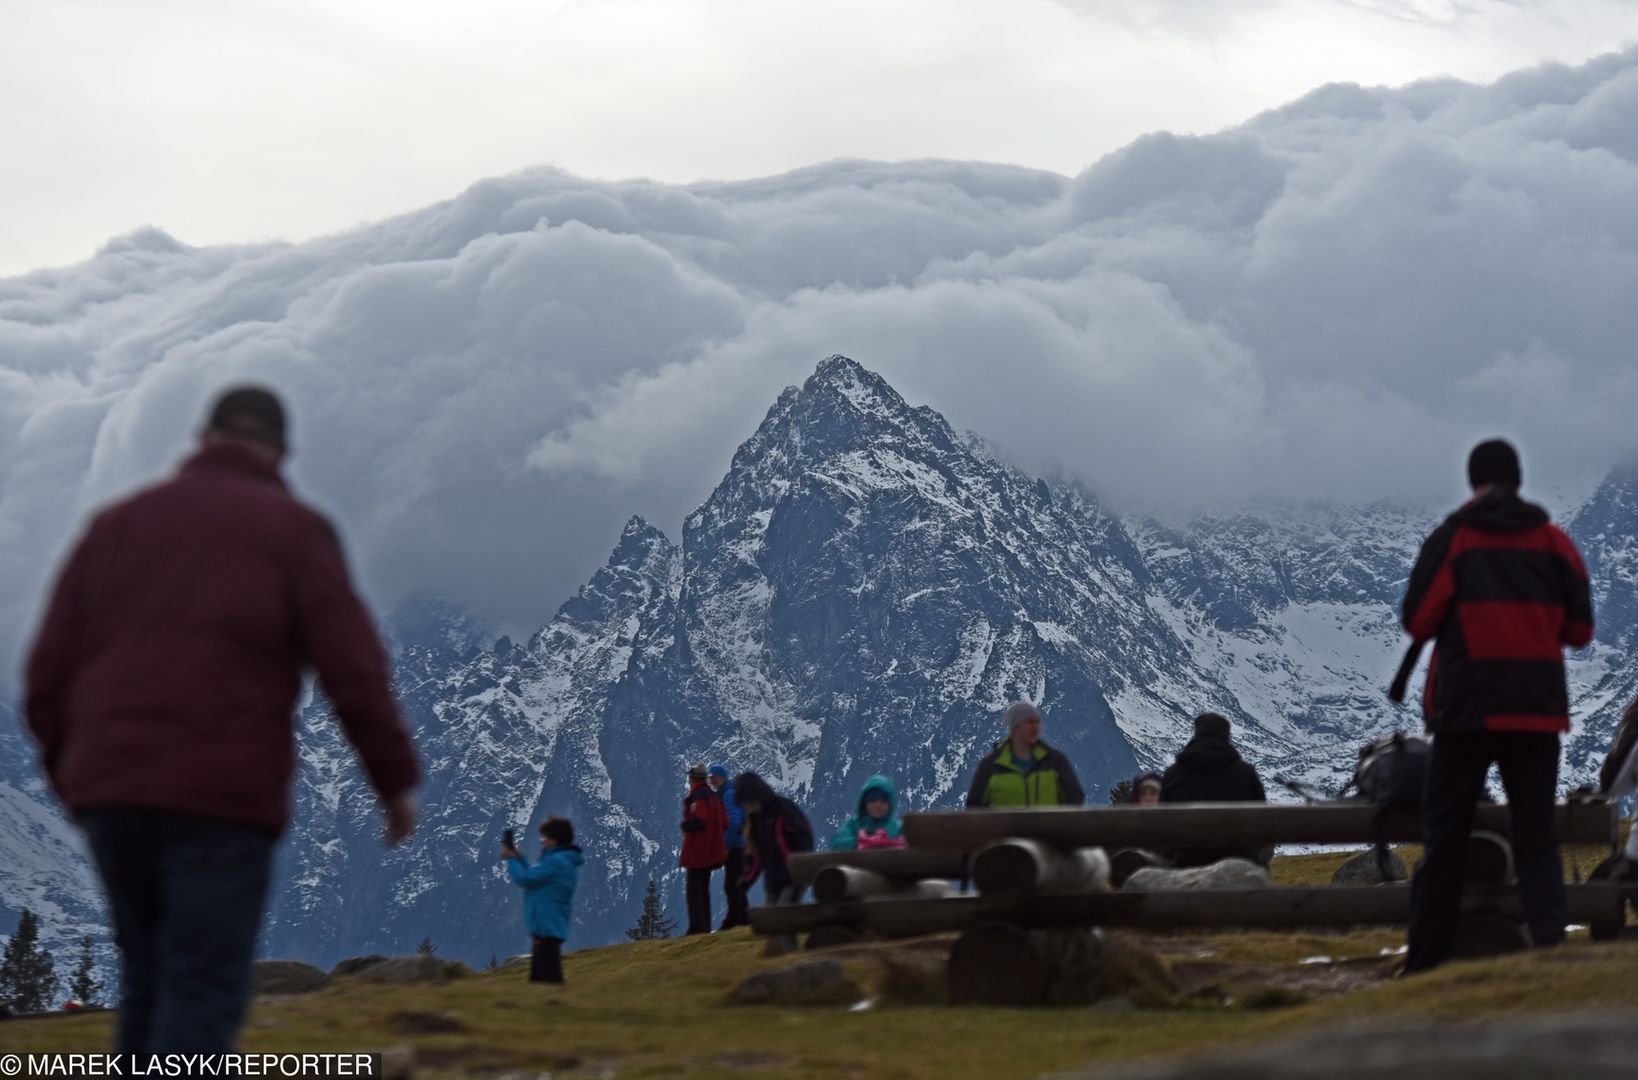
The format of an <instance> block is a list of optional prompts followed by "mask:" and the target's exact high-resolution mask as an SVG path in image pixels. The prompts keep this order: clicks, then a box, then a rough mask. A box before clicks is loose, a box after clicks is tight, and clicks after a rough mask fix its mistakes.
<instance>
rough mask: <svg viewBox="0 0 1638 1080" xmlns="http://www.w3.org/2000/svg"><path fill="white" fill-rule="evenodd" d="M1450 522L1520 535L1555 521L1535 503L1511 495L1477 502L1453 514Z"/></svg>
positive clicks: (1482, 499) (1488, 497) (1495, 496)
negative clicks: (1519, 533)
mask: <svg viewBox="0 0 1638 1080" xmlns="http://www.w3.org/2000/svg"><path fill="white" fill-rule="evenodd" d="M1450 520H1451V521H1453V522H1455V523H1456V524H1458V525H1466V526H1468V527H1469V528H1474V529H1479V530H1481V531H1483V532H1495V533H1518V532H1529V531H1530V530H1531V529H1538V528H1540V527H1541V526H1543V525H1545V524H1547V522H1549V521H1551V520H1552V518H1551V517H1550V516H1549V515H1548V513H1547V511H1545V510H1543V509H1542V508H1541V507H1539V506H1537V505H1536V504H1535V503H1527V502H1525V501H1524V500H1523V499H1521V498H1519V497H1518V496H1517V495H1515V494H1512V493H1508V494H1498V495H1486V496H1484V497H1483V498H1479V499H1474V500H1472V501H1471V502H1469V503H1467V504H1466V505H1465V506H1463V507H1462V508H1461V509H1460V510H1458V511H1456V512H1455V513H1454V514H1452V515H1450Z"/></svg>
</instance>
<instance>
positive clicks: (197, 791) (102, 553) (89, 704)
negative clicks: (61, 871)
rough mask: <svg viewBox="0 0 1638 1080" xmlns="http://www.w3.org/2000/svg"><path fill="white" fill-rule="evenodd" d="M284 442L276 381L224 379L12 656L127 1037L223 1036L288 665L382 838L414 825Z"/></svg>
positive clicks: (285, 772)
mask: <svg viewBox="0 0 1638 1080" xmlns="http://www.w3.org/2000/svg"><path fill="white" fill-rule="evenodd" d="M284 454H285V420H284V409H283V407H282V406H281V405H280V403H279V401H278V399H277V398H276V397H274V396H273V395H272V394H271V393H269V392H268V391H266V390H263V389H260V388H256V387H242V388H239V389H235V390H231V391H229V392H228V393H226V394H224V395H222V397H221V398H219V399H218V400H217V402H216V403H215V406H214V407H213V408H212V409H211V412H210V414H209V417H208V419H207V421H206V425H205V430H204V431H203V433H202V434H201V436H200V445H199V449H198V451H197V452H196V453H195V454H194V455H193V456H192V457H191V458H189V459H188V461H187V462H186V463H184V464H183V466H182V469H181V472H180V473H179V474H178V475H177V476H175V477H174V478H172V479H170V480H167V481H165V482H164V483H161V484H159V485H158V486H156V487H153V488H150V489H148V490H146V491H143V492H141V493H140V494H137V495H135V496H132V497H131V498H128V499H125V500H124V501H122V502H119V503H117V504H115V505H114V506H112V507H110V508H108V509H106V510H104V511H102V512H101V513H99V514H98V515H97V516H96V517H95V518H94V519H92V521H91V524H90V526H89V528H88V529H87V530H86V532H85V535H84V536H82V537H81V538H80V540H79V542H78V543H77V544H76V545H75V546H74V548H73V551H72V552H71V553H70V555H69V557H68V561H67V563H66V565H65V566H64V568H63V570H62V572H61V574H60V576H59V577H58V579H57V583H56V586H55V588H54V590H53V592H52V595H51V599H50V602H49V605H48V606H47V608H46V613H45V618H44V620H43V621H42V623H41V626H40V630H39V634H38V636H37V637H36V639H35V641H34V644H33V648H32V649H31V651H30V655H29V660H28V669H27V675H26V680H27V686H26V690H25V706H24V707H25V712H26V716H27V721H28V725H29V728H30V730H31V731H32V732H33V735H34V738H35V739H36V740H37V741H38V743H39V747H40V756H41V763H42V764H43V766H44V769H45V774H46V776H47V777H48V778H49V780H50V782H51V786H52V789H53V790H54V791H55V792H56V794H57V797H58V798H59V799H61V800H62V802H63V804H64V805H66V806H67V807H68V809H69V810H70V811H71V812H72V813H73V814H74V816H75V820H76V822H77V824H78V825H79V826H80V828H81V829H83V830H84V832H85V835H86V839H87V841H88V842H89V846H90V849H91V854H92V858H93V859H94V861H95V863H96V866H97V871H98V873H99V874H100V876H101V878H102V882H103V886H104V889H105V891H106V893H107V896H108V903H109V908H110V911H111V913H112V915H113V921H114V931H115V937H116V939H117V941H118V942H119V946H120V957H121V978H120V1004H119V1020H118V1032H117V1035H116V1038H117V1042H118V1048H119V1050H120V1051H122V1052H125V1053H138V1054H154V1053H169V1052H173V1051H174V1052H221V1051H226V1050H230V1049H232V1047H233V1044H234V1042H235V1038H236V1035H237V1032H238V1029H239V1024H240V1022H241V1020H242V1018H243V1015H244V1008H245V1002H246V999H247V997H248V995H249V991H250V977H251V959H252V956H253V953H254V949H255V942H256V929H257V926H258V925H259V923H260V921H261V914H262V907H263V904H264V902H265V900H266V894H267V887H268V879H269V874H270V869H271V865H272V857H273V847H274V843H275V842H276V841H277V839H278V836H279V834H280V833H281V832H282V831H283V830H284V827H285V824H286V820H287V818H288V815H289V812H290V780H291V775H292V773H293V771H294V768H295V738H294V732H293V716H292V714H293V711H294V709H295V705H296V701H297V698H298V696H299V695H300V693H301V689H302V674H303V672H304V670H306V669H309V668H312V669H316V670H317V672H318V677H319V682H320V684H321V685H322V687H323V689H324V692H325V695H326V696H327V697H328V698H329V700H330V704H331V706H332V707H333V708H334V711H335V715H336V718H337V719H338V720H339V721H340V723H341V728H342V731H343V732H344V733H345V734H346V736H347V738H348V740H349V741H351V742H352V744H353V746H354V747H355V748H356V749H357V750H358V755H359V759H360V760H361V762H362V763H363V766H364V771H365V772H366V774H367V775H368V777H369V780H370V783H371V785H372V786H373V787H374V789H375V791H376V793H377V795H379V796H380V798H381V800H382V804H383V806H384V808H385V811H386V819H387V830H386V836H387V841H388V843H397V842H398V841H400V840H402V839H404V837H406V836H408V835H409V833H410V832H411V830H412V829H413V828H414V823H415V804H414V802H413V800H412V798H411V792H412V790H413V788H414V786H415V784H416V782H417V780H418V779H419V766H418V764H417V762H416V757H415V750H414V747H413V746H412V745H411V743H410V738H409V734H408V732H407V731H406V729H405V727H404V723H403V721H402V719H401V718H400V716H399V712H398V705H397V703H396V701H395V700H394V699H393V695H392V689H391V685H390V683H389V680H388V669H387V656H386V652H385V650H384V649H383V648H382V646H381V641H380V639H379V638H378V636H377V634H376V630H375V624H374V622H373V621H372V620H371V618H370V615H369V613H368V612H366V611H365V610H364V605H363V604H362V603H360V601H359V599H358V596H357V595H356V594H355V593H354V591H353V587H352V583H351V581H350V580H349V579H348V574H347V566H346V563H345V561H344V560H343V558H342V554H341V546H340V544H339V543H338V542H337V539H336V533H335V530H334V529H333V528H331V527H330V525H329V523H328V522H326V521H325V520H324V519H323V518H322V517H320V516H319V515H318V514H316V513H314V512H313V511H312V510H310V509H308V508H307V507H306V506H304V505H302V503H300V502H299V501H297V500H296V498H295V497H294V496H292V495H291V494H290V492H289V491H288V490H287V489H286V488H285V485H284V481H283V480H282V479H281V478H280V475H279V466H280V463H281V462H282V461H283V459H284ZM178 928H183V931H182V932H178Z"/></svg>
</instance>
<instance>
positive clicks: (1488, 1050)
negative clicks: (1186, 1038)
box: [1060, 1011, 1638, 1080]
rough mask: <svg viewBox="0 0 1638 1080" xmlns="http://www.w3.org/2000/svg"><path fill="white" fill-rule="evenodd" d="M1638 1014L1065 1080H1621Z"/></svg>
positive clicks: (1433, 1025) (1345, 1042) (1292, 1049)
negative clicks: (1570, 1079) (1564, 1079)
mask: <svg viewBox="0 0 1638 1080" xmlns="http://www.w3.org/2000/svg"><path fill="white" fill-rule="evenodd" d="M1635 1062H1638V1012H1616V1011H1612V1012H1605V1013H1591V1014H1583V1013H1577V1014H1571V1015H1559V1016H1543V1017H1532V1018H1527V1019H1521V1018H1511V1019H1508V1020H1505V1021H1491V1022H1486V1023H1479V1024H1464V1023H1460V1022H1457V1021H1452V1020H1438V1021H1432V1020H1429V1021H1406V1022H1400V1023H1389V1024H1368V1025H1349V1026H1346V1027H1341V1028H1332V1029H1329V1030H1326V1031H1320V1032H1316V1033H1314V1034H1312V1035H1305V1036H1301V1037H1299V1038H1295V1039H1289V1040H1282V1041H1280V1042H1276V1043H1271V1044H1264V1045H1262V1046H1258V1047H1255V1048H1249V1049H1246V1050H1242V1051H1223V1050H1218V1051H1216V1052H1214V1053H1213V1054H1212V1056H1211V1058H1210V1059H1197V1060H1189V1061H1180V1062H1174V1063H1172V1064H1167V1065H1150V1066H1140V1067H1136V1068H1116V1069H1088V1070H1083V1071H1078V1072H1073V1073H1066V1074H1061V1075H1060V1080H1320V1078H1324V1080H1385V1078H1391V1080H1452V1078H1455V1077H1470V1076H1471V1077H1484V1080H1556V1078H1559V1077H1574V1078H1575V1080H1616V1078H1617V1077H1621V1078H1629V1077H1631V1076H1633V1075H1634V1069H1635V1066H1634V1063H1635Z"/></svg>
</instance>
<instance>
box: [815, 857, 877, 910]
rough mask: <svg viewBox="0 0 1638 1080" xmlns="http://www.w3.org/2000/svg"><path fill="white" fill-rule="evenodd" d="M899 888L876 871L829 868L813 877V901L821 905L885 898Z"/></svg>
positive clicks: (856, 868)
mask: <svg viewBox="0 0 1638 1080" xmlns="http://www.w3.org/2000/svg"><path fill="white" fill-rule="evenodd" d="M896 891H898V890H897V887H896V886H895V885H894V884H893V883H892V882H891V881H889V880H887V879H886V878H884V877H882V876H881V875H880V874H878V873H876V872H875V871H874V870H860V869H859V868H858V867H857V866H827V867H824V868H823V869H821V870H820V871H819V872H818V873H817V874H815V875H814V876H813V899H814V902H816V903H820V904H833V903H835V902H836V901H838V900H863V899H865V898H866V897H869V896H885V895H887V894H888V893H892V892H896Z"/></svg>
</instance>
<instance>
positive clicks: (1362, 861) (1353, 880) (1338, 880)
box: [1331, 851, 1410, 885]
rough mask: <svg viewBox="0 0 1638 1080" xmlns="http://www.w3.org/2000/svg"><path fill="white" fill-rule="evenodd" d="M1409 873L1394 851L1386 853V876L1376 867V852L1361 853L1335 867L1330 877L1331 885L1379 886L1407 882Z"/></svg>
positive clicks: (1403, 861)
mask: <svg viewBox="0 0 1638 1080" xmlns="http://www.w3.org/2000/svg"><path fill="white" fill-rule="evenodd" d="M1409 880H1410V871H1409V870H1407V869H1406V868H1405V860H1404V859H1401V858H1400V857H1399V853H1398V852H1396V851H1390V852H1388V876H1387V877H1385V878H1384V877H1383V876H1382V868H1381V867H1380V866H1378V865H1377V862H1376V852H1374V851H1361V852H1360V853H1359V854H1358V855H1355V856H1354V857H1353V858H1351V859H1349V860H1348V861H1347V862H1345V863H1343V864H1342V865H1341V866H1339V867H1337V872H1336V873H1334V874H1332V875H1331V884H1333V885H1381V884H1382V883H1384V882H1387V881H1409Z"/></svg>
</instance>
